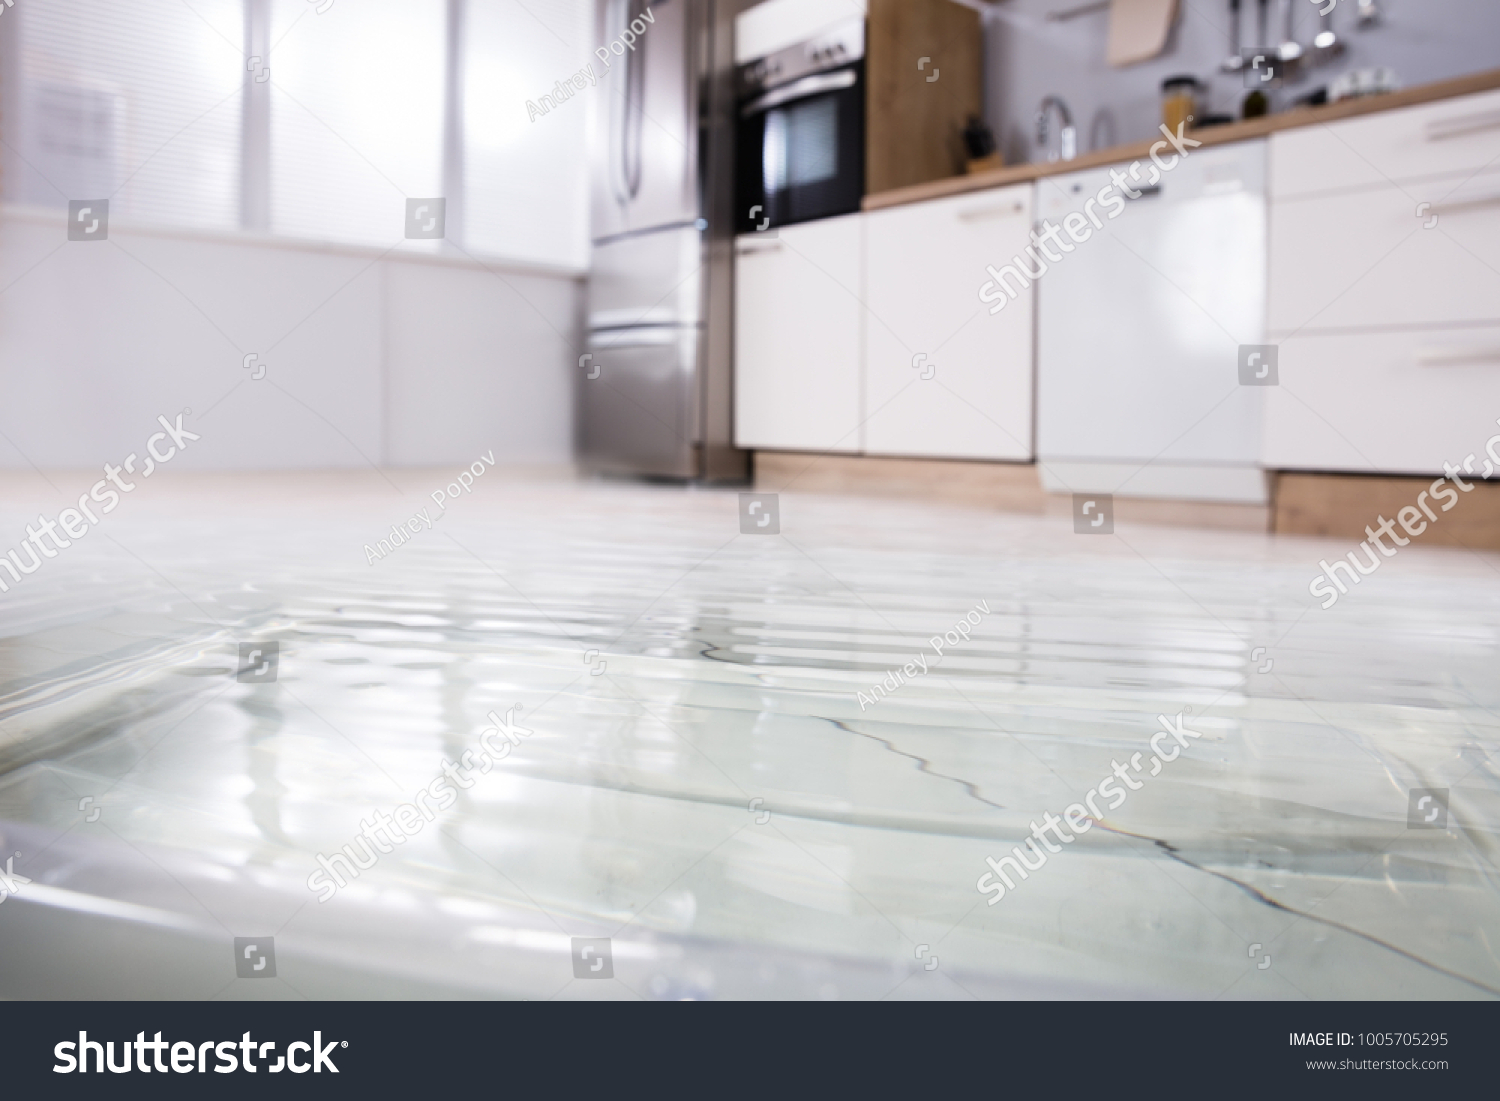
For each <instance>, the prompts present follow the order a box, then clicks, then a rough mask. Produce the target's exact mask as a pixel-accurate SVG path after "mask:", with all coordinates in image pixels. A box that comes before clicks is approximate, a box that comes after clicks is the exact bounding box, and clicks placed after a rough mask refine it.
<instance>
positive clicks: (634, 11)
mask: <svg viewBox="0 0 1500 1101" xmlns="http://www.w3.org/2000/svg"><path fill="white" fill-rule="evenodd" d="M620 5H621V6H622V7H623V8H624V9H625V12H624V16H625V17H624V19H622V20H621V27H622V29H623V28H624V27H626V26H629V25H630V23H631V22H633V21H634V20H635V19H637V18H639V17H640V15H641V14H642V12H644V11H645V10H646V9H647V6H648V5H647V3H646V0H620ZM649 38H650V35H641V36H640V37H639V38H637V39H636V40H635V48H634V49H631V50H626V51H625V56H624V58H623V59H622V60H623V61H624V62H625V111H624V118H623V119H622V123H623V126H622V128H621V134H620V180H621V183H622V184H623V189H622V190H623V195H622V196H621V201H622V202H629V201H631V200H632V199H634V198H635V197H636V196H637V195H639V194H640V191H641V130H642V123H643V122H644V119H645V109H646V105H645V102H644V101H645V83H646V43H647V40H648V39H649Z"/></svg>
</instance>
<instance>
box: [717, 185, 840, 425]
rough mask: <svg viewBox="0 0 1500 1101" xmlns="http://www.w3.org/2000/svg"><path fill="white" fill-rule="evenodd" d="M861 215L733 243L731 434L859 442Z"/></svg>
mask: <svg viewBox="0 0 1500 1101" xmlns="http://www.w3.org/2000/svg"><path fill="white" fill-rule="evenodd" d="M863 245H864V227H863V216H862V215H858V214H852V215H849V216H847V217H843V218H829V219H827V220H825V221H820V222H807V223H804V224H801V225H795V226H783V227H781V228H780V229H778V230H774V231H770V232H768V233H766V234H754V233H751V234H746V235H744V236H742V237H740V238H738V239H737V240H736V242H735V335H734V347H735V390H734V393H735V414H734V421H735V443H736V445H737V446H739V447H747V448H755V447H759V448H774V449H782V450H790V451H859V450H861V449H862V448H863V445H864V440H863V438H862V433H861V430H860V422H861V421H862V419H863V417H862V414H861V409H862V405H863V403H862V400H861V386H862V374H863V370H862V357H861V349H860V334H861V314H862V306H861V304H860V303H861V299H862V297H863V296H862V293H861V290H862V283H863V274H864V247H863Z"/></svg>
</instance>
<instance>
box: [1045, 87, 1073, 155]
mask: <svg viewBox="0 0 1500 1101" xmlns="http://www.w3.org/2000/svg"><path fill="white" fill-rule="evenodd" d="M1053 107H1056V108H1057V115H1058V119H1059V120H1060V121H1061V122H1062V129H1061V130H1060V131H1058V142H1057V144H1058V150H1057V152H1056V153H1053V152H1052V150H1051V149H1050V148H1049V146H1050V145H1051V128H1050V127H1049V126H1048V116H1049V114H1050V113H1051V109H1052V108H1053ZM1036 140H1037V144H1038V145H1040V146H1041V147H1042V148H1043V149H1044V150H1046V151H1047V160H1048V161H1057V160H1064V161H1070V160H1072V159H1073V158H1074V157H1076V156H1078V130H1077V128H1076V127H1075V126H1074V125H1073V112H1072V111H1069V110H1068V105H1067V104H1066V103H1064V102H1063V99H1062V96H1047V97H1046V98H1044V99H1043V100H1042V103H1041V106H1040V107H1038V108H1037V113H1036Z"/></svg>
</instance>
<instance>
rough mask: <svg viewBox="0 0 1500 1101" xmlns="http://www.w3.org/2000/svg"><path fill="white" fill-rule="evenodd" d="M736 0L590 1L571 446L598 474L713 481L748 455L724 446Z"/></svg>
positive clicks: (744, 464) (738, 467) (728, 417)
mask: <svg viewBox="0 0 1500 1101" xmlns="http://www.w3.org/2000/svg"><path fill="white" fill-rule="evenodd" d="M744 6H746V5H745V4H744V3H742V2H735V0H598V3H597V4H596V7H595V27H594V31H595V34H594V39H595V41H594V45H595V47H596V49H602V50H605V51H607V54H608V58H609V64H608V67H607V68H606V67H605V66H604V64H603V63H602V62H601V60H600V55H599V54H598V53H595V55H594V57H593V58H592V64H593V66H594V69H595V71H596V72H597V73H600V74H601V75H600V76H599V83H598V87H597V89H596V90H595V91H596V94H597V95H598V96H599V99H598V101H597V102H596V104H595V109H594V119H595V126H594V132H593V135H592V151H591V162H592V182H591V190H592V217H593V228H592V237H593V251H592V263H591V271H590V275H589V285H588V306H587V311H588V312H587V318H586V326H587V334H588V347H587V349H586V355H585V356H584V358H583V361H582V363H581V364H580V367H581V370H580V375H581V378H580V380H579V384H578V395H579V401H578V438H579V457H580V460H581V461H582V462H583V464H584V465H585V466H586V467H587V468H589V469H592V470H595V471H600V472H606V473H613V474H633V475H643V476H654V477H663V478H678V479H699V480H708V481H742V480H744V479H745V478H746V476H747V475H748V466H749V464H748V453H746V452H742V451H739V450H737V449H735V447H734V446H733V437H732V432H733V416H732V413H733V410H732V408H731V405H730V402H731V395H732V392H733V385H732V377H731V369H732V364H731V362H730V357H731V355H732V349H733V342H732V333H731V325H732V321H733V319H732V316H731V311H732V303H733V291H732V285H731V280H732V278H733V240H732V227H733V218H732V216H731V215H732V211H731V210H730V206H731V204H732V202H733V141H734V134H733V114H732V102H733V84H732V80H733V67H732V57H733V53H732V45H733V43H732V40H731V35H732V33H733V16H734V14H735V12H736V11H738V10H739V9H740V8H742V7H744ZM648 13H649V19H648V18H647V15H648ZM632 27H635V28H644V31H643V33H639V34H637V33H635V31H634V30H631V28H632ZM627 31H628V32H629V33H628V34H627ZM632 38H633V42H632V43H629V44H627V39H632ZM611 44H617V46H618V48H619V50H620V52H618V53H617V52H615V51H614V50H610V46H611ZM632 46H633V48H632ZM601 71H602V72H601Z"/></svg>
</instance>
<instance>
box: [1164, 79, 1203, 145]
mask: <svg viewBox="0 0 1500 1101" xmlns="http://www.w3.org/2000/svg"><path fill="white" fill-rule="evenodd" d="M1202 89H1203V86H1202V85H1201V84H1199V83H1198V78H1197V77H1193V76H1173V77H1168V78H1167V79H1166V80H1164V81H1162V82H1161V121H1162V123H1163V124H1164V125H1165V126H1166V128H1167V129H1168V130H1170V131H1171V132H1172V133H1174V134H1175V133H1177V128H1178V127H1179V126H1184V127H1185V126H1188V125H1191V120H1192V119H1193V118H1195V117H1196V116H1197V115H1198V113H1199V112H1198V95H1199V93H1200V92H1201V91H1202Z"/></svg>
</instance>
